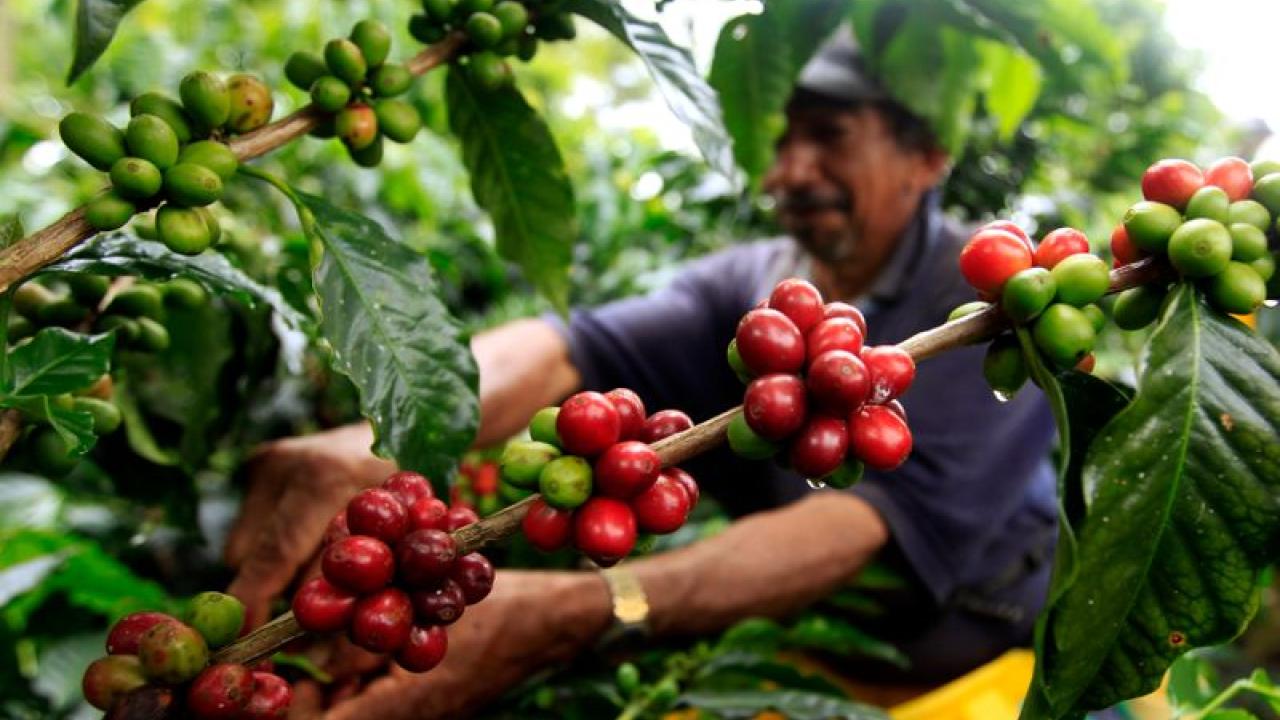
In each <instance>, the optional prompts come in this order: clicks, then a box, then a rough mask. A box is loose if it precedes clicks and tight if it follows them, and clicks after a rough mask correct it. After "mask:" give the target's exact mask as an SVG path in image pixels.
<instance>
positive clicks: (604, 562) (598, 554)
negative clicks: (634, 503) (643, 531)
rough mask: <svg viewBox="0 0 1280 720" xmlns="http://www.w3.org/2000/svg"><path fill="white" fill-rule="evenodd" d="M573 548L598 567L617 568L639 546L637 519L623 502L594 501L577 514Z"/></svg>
mask: <svg viewBox="0 0 1280 720" xmlns="http://www.w3.org/2000/svg"><path fill="white" fill-rule="evenodd" d="M573 544H574V545H576V546H577V547H578V549H579V550H581V551H582V552H583V553H584V554H585V555H586V556H587V557H589V558H591V559H592V560H594V561H595V562H596V564H597V565H601V566H603V567H608V566H610V565H615V564H617V562H618V561H619V560H621V559H622V558H624V557H626V556H627V555H628V554H629V553H630V552H631V550H632V548H634V547H635V546H636V516H635V514H634V513H632V512H631V508H630V507H628V506H627V504H626V503H624V502H622V501H621V500H614V499H613V498H607V497H593V498H591V499H590V500H588V501H587V502H586V503H585V504H584V505H583V506H582V507H580V508H578V509H577V511H575V512H574V517H573Z"/></svg>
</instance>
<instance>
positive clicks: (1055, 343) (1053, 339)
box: [1031, 303, 1096, 368]
mask: <svg viewBox="0 0 1280 720" xmlns="http://www.w3.org/2000/svg"><path fill="white" fill-rule="evenodd" d="M1031 334H1032V337H1034V338H1035V341H1036V346H1037V347H1038V348H1040V352H1042V353H1044V354H1045V356H1046V357H1048V358H1049V360H1051V361H1052V362H1053V363H1054V364H1056V365H1058V366H1059V367H1064V368H1069V367H1071V366H1073V365H1075V364H1076V363H1078V362H1080V360H1081V359H1083V358H1084V356H1086V355H1088V354H1089V352H1090V351H1092V350H1093V343H1094V341H1095V339H1096V335H1095V333H1094V332H1093V323H1092V322H1090V320H1089V318H1088V317H1087V316H1085V314H1084V313H1082V312H1080V310H1079V309H1077V308H1074V307H1072V306H1070V305H1067V304H1065V303H1054V304H1053V305H1050V306H1049V308H1048V309H1047V310H1045V311H1044V313H1042V314H1041V315H1040V317H1039V318H1038V319H1037V320H1036V322H1035V325H1034V326H1033V327H1032V331H1031Z"/></svg>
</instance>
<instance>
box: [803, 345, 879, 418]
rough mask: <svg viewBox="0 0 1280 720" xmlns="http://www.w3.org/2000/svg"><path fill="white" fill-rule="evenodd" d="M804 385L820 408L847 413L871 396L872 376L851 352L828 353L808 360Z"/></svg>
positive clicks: (831, 351) (837, 351)
mask: <svg viewBox="0 0 1280 720" xmlns="http://www.w3.org/2000/svg"><path fill="white" fill-rule="evenodd" d="M805 384H806V385H807V386H808V388H809V392H810V393H811V394H812V396H813V398H814V400H816V401H817V403H818V404H819V405H820V406H822V407H823V408H826V409H828V410H831V411H832V412H837V413H848V412H850V411H851V410H856V409H857V408H859V407H861V406H862V404H863V403H864V402H866V401H867V397H868V396H869V395H870V394H871V373H870V371H868V370H867V366H866V365H865V364H863V362H862V360H861V359H859V358H858V356H856V355H854V354H853V353H851V352H846V351H844V350H830V351H827V352H824V353H822V354H821V355H818V356H817V357H815V358H813V360H812V361H810V363H809V369H808V373H807V375H806V377H805Z"/></svg>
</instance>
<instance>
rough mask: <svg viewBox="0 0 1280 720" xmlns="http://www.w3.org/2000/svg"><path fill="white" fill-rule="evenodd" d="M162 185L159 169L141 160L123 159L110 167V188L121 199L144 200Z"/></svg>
mask: <svg viewBox="0 0 1280 720" xmlns="http://www.w3.org/2000/svg"><path fill="white" fill-rule="evenodd" d="M163 183H164V176H163V175H161V174H160V169H159V168H157V167H156V166H155V165H153V164H151V163H149V162H147V161H146V160H143V159H142V158H136V157H123V158H120V159H119V160H117V161H115V163H114V164H112V165H111V187H112V189H114V190H115V191H116V192H117V193H120V195H121V196H123V197H127V198H131V199H134V200H146V199H147V198H149V197H151V196H153V195H155V194H156V193H158V192H160V186H161V185H162V184H163Z"/></svg>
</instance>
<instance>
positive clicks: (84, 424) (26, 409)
mask: <svg viewBox="0 0 1280 720" xmlns="http://www.w3.org/2000/svg"><path fill="white" fill-rule="evenodd" d="M0 407H11V408H16V409H18V410H21V411H22V412H23V413H25V414H26V415H28V416H30V417H32V418H35V419H36V420H40V421H43V422H46V423H48V424H49V427H51V428H53V429H54V431H55V432H57V433H58V437H60V438H62V442H64V443H66V445H67V449H68V450H67V451H68V452H69V453H70V454H71V456H72V457H79V456H81V455H84V454H85V453H87V452H89V450H90V449H92V448H93V446H94V445H95V444H96V443H97V442H98V436H97V435H95V434H94V432H93V415H90V414H89V413H88V412H86V411H84V410H71V409H69V408H65V407H62V406H61V405H57V404H54V403H52V402H50V399H49V396H48V395H7V396H3V397H0Z"/></svg>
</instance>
